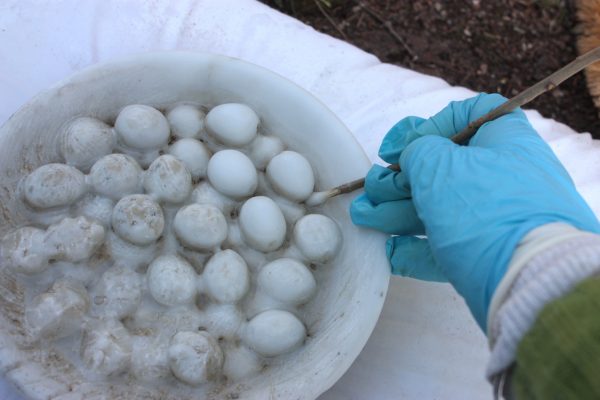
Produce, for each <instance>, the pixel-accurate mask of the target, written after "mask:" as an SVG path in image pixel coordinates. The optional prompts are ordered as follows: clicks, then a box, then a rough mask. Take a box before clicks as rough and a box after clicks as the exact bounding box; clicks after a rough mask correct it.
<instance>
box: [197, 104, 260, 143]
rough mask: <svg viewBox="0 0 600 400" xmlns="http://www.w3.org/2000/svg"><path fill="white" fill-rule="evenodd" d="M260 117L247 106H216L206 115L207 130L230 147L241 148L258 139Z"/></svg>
mask: <svg viewBox="0 0 600 400" xmlns="http://www.w3.org/2000/svg"><path fill="white" fill-rule="evenodd" d="M258 123H259V118H258V115H256V113H255V112H254V111H253V110H252V109H251V108H250V107H248V106H247V105H245V104H239V103H227V104H221V105H219V106H216V107H215V108H213V109H212V110H210V111H209V112H208V114H207V115H206V121H205V124H206V130H207V131H208V133H210V134H211V135H212V136H214V137H215V138H217V139H219V140H220V141H221V142H223V143H225V144H226V145H229V146H235V147H241V146H244V145H246V144H248V143H250V142H251V141H252V139H254V138H255V137H256V130H257V128H258Z"/></svg>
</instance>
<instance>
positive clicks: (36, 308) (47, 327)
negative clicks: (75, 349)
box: [25, 280, 89, 339]
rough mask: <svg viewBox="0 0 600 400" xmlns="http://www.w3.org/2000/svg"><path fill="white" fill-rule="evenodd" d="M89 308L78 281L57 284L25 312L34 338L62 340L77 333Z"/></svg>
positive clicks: (84, 293)
mask: <svg viewBox="0 0 600 400" xmlns="http://www.w3.org/2000/svg"><path fill="white" fill-rule="evenodd" d="M88 308H89V298H88V294H87V291H86V289H85V287H84V286H83V285H82V284H81V283H79V282H76V281H71V280H58V281H56V282H54V284H53V285H52V288H50V290H49V291H48V292H46V293H43V294H40V295H39V296H37V297H35V298H34V299H33V300H32V302H31V304H30V305H29V306H28V307H27V308H26V310H25V319H26V320H27V324H28V327H29V329H30V330H31V333H32V336H33V337H36V338H41V337H43V338H45V339H59V338H62V337H66V336H69V335H71V334H73V333H75V332H76V331H77V330H78V329H79V328H80V327H81V323H82V321H83V317H84V315H85V313H86V312H87V310H88Z"/></svg>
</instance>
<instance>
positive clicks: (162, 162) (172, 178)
mask: <svg viewBox="0 0 600 400" xmlns="http://www.w3.org/2000/svg"><path fill="white" fill-rule="evenodd" d="M144 188H145V189H146V192H148V193H151V194H152V195H153V196H154V197H155V198H156V199H157V200H159V201H166V202H170V203H181V202H182V201H184V200H185V199H186V198H187V197H188V196H189V195H190V192H191V190H192V176H191V175H190V172H189V171H188V170H187V168H186V167H185V165H184V164H183V162H181V161H179V160H178V159H177V158H175V157H173V156H172V155H169V154H165V155H163V156H160V157H158V158H157V159H156V160H154V161H153V162H152V164H150V167H149V168H148V170H147V171H146V173H145V175H144Z"/></svg>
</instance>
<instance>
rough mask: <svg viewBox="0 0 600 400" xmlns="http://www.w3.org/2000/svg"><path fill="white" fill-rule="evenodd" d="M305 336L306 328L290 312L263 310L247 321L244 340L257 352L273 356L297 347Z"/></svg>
mask: <svg viewBox="0 0 600 400" xmlns="http://www.w3.org/2000/svg"><path fill="white" fill-rule="evenodd" d="M305 337H306V328H305V327H304V325H303V324H302V322H300V320H299V319H298V318H296V316H295V315H294V314H292V313H289V312H287V311H282V310H268V311H264V312H262V313H260V314H258V315H257V316H255V317H254V318H252V319H251V320H250V322H248V325H247V326H246V330H245V334H244V336H243V339H244V341H245V342H246V344H247V345H248V346H250V347H251V348H252V349H253V350H254V351H256V352H257V353H259V354H261V355H263V356H266V357H274V356H277V355H280V354H285V353H289V352H290V351H292V350H294V349H296V348H298V347H299V346H300V345H301V344H302V342H303V341H304V338H305Z"/></svg>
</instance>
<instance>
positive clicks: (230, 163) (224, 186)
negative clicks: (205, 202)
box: [206, 150, 258, 199]
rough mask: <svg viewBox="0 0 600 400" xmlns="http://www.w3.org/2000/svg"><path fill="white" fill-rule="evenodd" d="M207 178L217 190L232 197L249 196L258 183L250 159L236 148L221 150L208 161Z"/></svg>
mask: <svg viewBox="0 0 600 400" xmlns="http://www.w3.org/2000/svg"><path fill="white" fill-rule="evenodd" d="M206 173H207V175H208V180H209V181H210V183H211V185H213V186H214V188H215V189H217V190H218V191H219V192H221V193H223V194H224V195H226V196H230V197H233V198H237V199H239V198H243V197H248V196H251V195H252V194H253V193H254V191H255V190H256V186H257V185H258V177H257V175H256V168H254V164H252V161H250V159H249V158H248V157H247V156H246V155H245V154H244V153H242V152H239V151H237V150H221V151H219V152H217V153H215V154H214V155H213V156H212V157H211V159H210V160H209V162H208V168H207V172H206Z"/></svg>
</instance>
